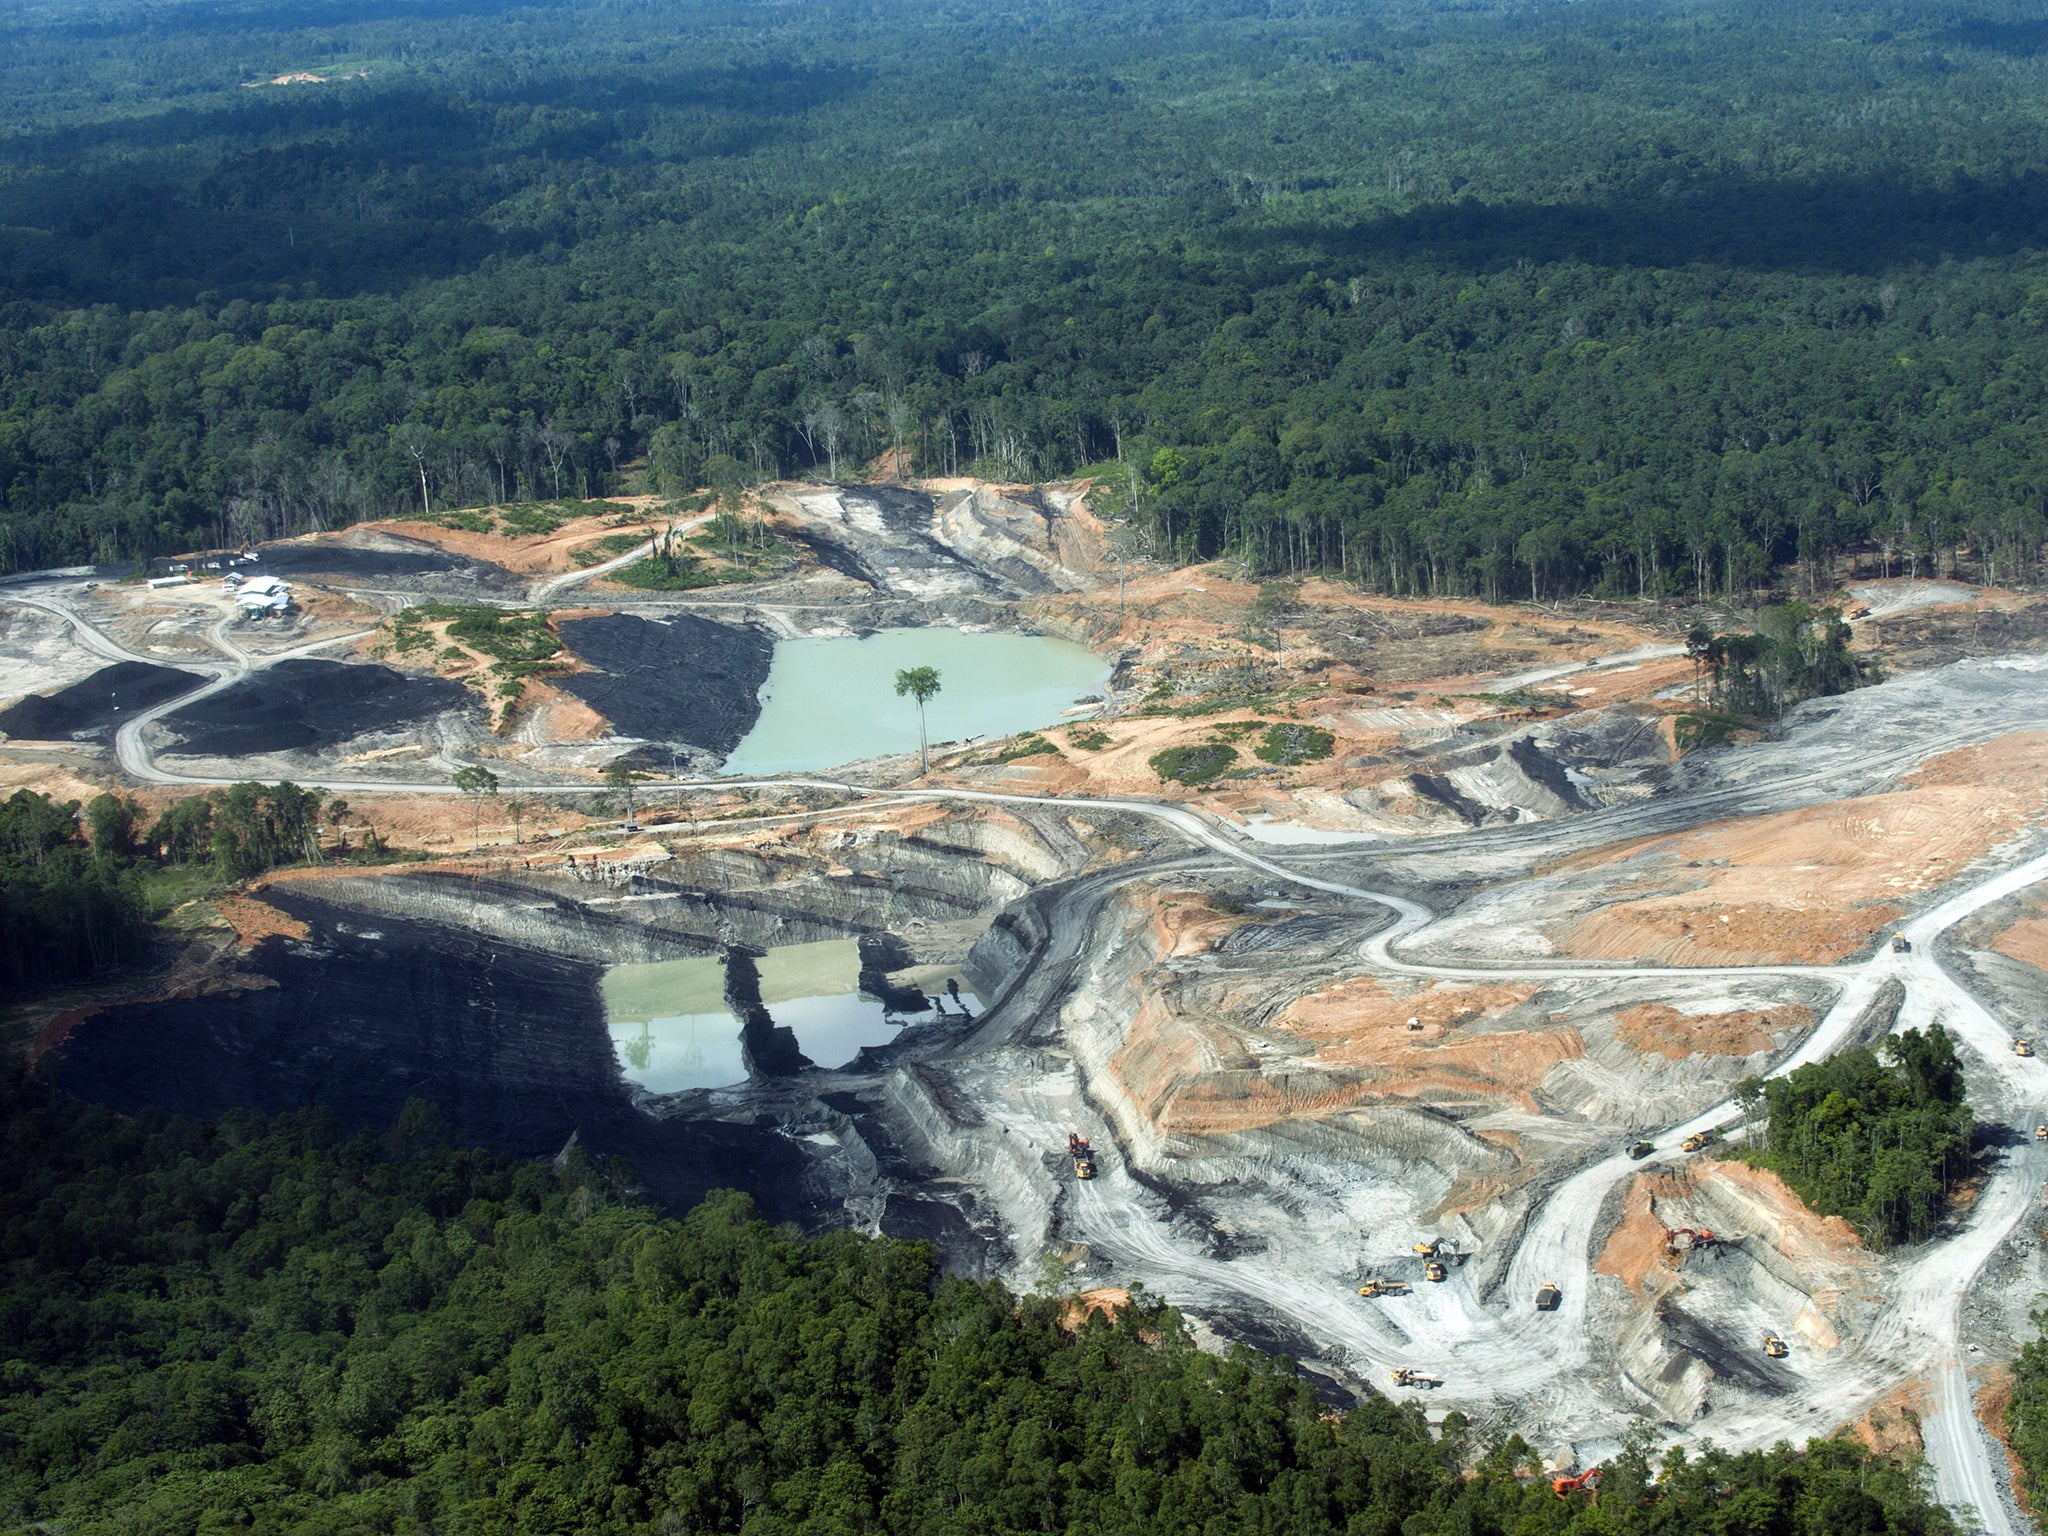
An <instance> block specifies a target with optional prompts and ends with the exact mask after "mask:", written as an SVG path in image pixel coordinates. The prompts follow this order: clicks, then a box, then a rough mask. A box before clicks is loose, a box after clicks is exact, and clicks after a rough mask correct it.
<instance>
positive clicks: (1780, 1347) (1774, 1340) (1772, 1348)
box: [1764, 1333, 1792, 1360]
mask: <svg viewBox="0 0 2048 1536" xmlns="http://www.w3.org/2000/svg"><path fill="white" fill-rule="evenodd" d="M1764 1353H1765V1354H1766V1355H1768V1356H1770V1358H1771V1359H1773V1360H1782V1359H1784V1358H1785V1357H1786V1356H1787V1355H1789V1354H1791V1353H1792V1351H1791V1349H1790V1348H1789V1347H1788V1346H1787V1345H1786V1343H1785V1341H1784V1340H1783V1339H1781V1338H1779V1337H1778V1336H1777V1335H1776V1334H1775V1333H1767V1334H1765V1335H1764Z"/></svg>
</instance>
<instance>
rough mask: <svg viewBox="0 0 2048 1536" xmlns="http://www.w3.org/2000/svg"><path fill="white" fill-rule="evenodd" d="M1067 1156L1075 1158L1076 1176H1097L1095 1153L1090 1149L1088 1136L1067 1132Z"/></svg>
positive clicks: (1079, 1177)
mask: <svg viewBox="0 0 2048 1536" xmlns="http://www.w3.org/2000/svg"><path fill="white" fill-rule="evenodd" d="M1067 1156H1069V1157H1071V1158H1072V1159H1073V1160H1074V1177H1075V1178H1077V1179H1092V1178H1094V1177H1095V1154H1094V1152H1092V1151H1090V1150H1089V1147H1088V1138H1087V1137H1086V1136H1077V1135H1075V1134H1074V1133H1073V1132H1072V1131H1069V1132H1067Z"/></svg>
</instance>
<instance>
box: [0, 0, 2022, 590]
mask: <svg viewBox="0 0 2048 1536" xmlns="http://www.w3.org/2000/svg"><path fill="white" fill-rule="evenodd" d="M2044 73H2048V26H2044V23H2043V22H2041V21H2040V20H2039V18H2038V16H2037V15H2036V14H2035V9H2034V8H2033V7H2032V6H2031V5H2028V4H2021V3H2019V0H1984V3H1982V4H1978V5H1959V6H1936V7H1929V6H1925V5H1918V4H1907V3H1904V0H1778V3H1768V4H1766V3H1759V0H1665V3H1646V0H1584V3H1576V4H1541V3H1515V4H1499V5H1488V4H1474V5H1456V6H1453V5H1429V4H1421V3H1414V0H1389V3H1386V4H1380V5H1371V6H1360V5H1354V4H1343V5H1335V4H1327V3H1323V0H1271V3H1269V0H1258V3H1256V4H1253V3H1250V0H1185V3H1176V4H1170V5H1165V4H1159V3H1156V0H1052V3H1046V0H1031V3H1029V4H1023V3H1016V0H977V3H975V4H972V5H969V4H963V3H960V0H891V3H889V4H886V5H881V4H862V3H853V0H823V3H819V4H813V5H805V6H782V5H771V4H767V3H765V0H679V3H672V4H659V5H657V4H651V3H647V0H591V3H588V4H580V5H577V6H574V7H567V6H561V7H549V6H533V5H525V4H519V3H514V0H420V3H416V4H397V3H392V0H325V3H311V4H305V5H294V6H290V7H276V6H274V5H271V4H269V3H267V0H171V3H166V4H150V5H142V4H139V3H135V0H81V3H76V4H64V5H54V4H41V5H39V4H33V3H21V0H17V3H14V4H12V5H10V6H8V7H7V8H6V9H4V10H0V102H4V103H5V106H4V107H0V533H4V537H0V564H4V565H6V566H7V567H11V568H23V567H30V566H38V565H45V564H49V563H52V562H58V561H69V560H76V559H81V558H96V557H116V556H132V555H135V554H139V553H147V552H152V551H164V550H168V549H173V548H180V547H187V546H189V545H191V544H192V543H194V542H198V541H209V542H227V541H229V540H231V539H236V538H242V537H248V536H255V535H265V534H276V533H281V532H287V531H293V530H299V529H304V528H308V527H318V526H329V525H332V524H335V523H337V522H343V521H347V520H350V519H354V518H357V517H360V516H365V515H372V514H383V513H389V512H394V511H399V510H403V509H404V508H405V507H407V506H416V505H417V504H418V502H419V500H420V498H421V495H422V482H423V481H424V485H425V493H426V495H427V497H428V498H429V499H430V500H432V501H433V502H434V503H435V504H436V505H449V504H459V503H474V502H479V501H486V500H505V499H510V498H514V497H540V496H554V495H561V494H569V493H576V492H588V493H591V494H596V493H598V492H601V491H603V490H605V489H607V488H611V487H615V486H621V485H623V484H625V483H626V482H627V480H628V479H630V478H631V477H633V476H635V475H638V476H642V477H644V480H645V482H646V483H651V484H652V485H654V486H655V487H657V488H663V489H670V490H679V489H687V488H689V487H692V486H696V485H715V484H722V483H729V482H735V481H741V480H746V479H751V478H756V477H761V476H767V475H772V474H778V473H780V474H817V475H821V476H822V475H832V474H839V475H844V474H847V473H849V472H851V471H852V470H854V469H857V468H859V467H861V466H863V465H865V464H868V463H870V462H872V461H873V460H874V459H875V458H876V456H878V455H880V454H882V453H884V452H888V453H890V455H891V457H890V459H889V462H890V464H891V465H893V466H895V467H896V468H897V469H899V470H909V471H921V472H950V471H953V470H961V471H967V470H970V469H972V470H975V471H978V472H981V473H984V474H988V475H994V476H1001V477H1024V476H1048V475H1057V474H1063V473H1067V472H1071V471H1074V470H1076V469H1079V468H1083V467H1086V466H1090V465H1109V466H1112V467H1111V468H1110V469H1108V470H1107V471H1105V472H1106V473H1107V474H1108V475H1109V477H1110V483H1111V484H1112V485H1114V486H1115V487H1116V488H1117V490H1116V494H1117V495H1118V496H1119V497H1121V498H1122V499H1123V500H1124V501H1125V502H1126V503H1128V502H1130V501H1136V503H1137V504H1138V513H1139V519H1140V521H1141V523H1142V524H1143V525H1144V526H1145V527H1146V528H1147V529H1148V530H1149V531H1150V532H1151V534H1152V535H1153V537H1154V539H1155V548H1157V549H1158V550H1160V552H1162V553H1171V554H1174V555H1177V556H1180V557H1194V556H1198V555H1209V554H1214V553H1217V552H1219V551H1222V550H1226V549H1227V550H1230V551H1232V552H1234V553H1237V554H1240V555H1242V556H1243V557H1245V558H1247V559H1248V560H1250V561H1251V562H1253V563H1254V564H1256V565H1257V566H1258V567H1259V568H1261V569H1263V570H1266V571H1282V570H1293V571H1298V570H1302V569H1311V568H1313V569H1322V570H1329V571H1336V570H1340V569H1341V570H1342V571H1343V572H1344V573H1346V574H1348V575H1349V576H1351V577H1352V578H1354V579H1357V580H1361V581H1366V582H1369V583H1372V584H1374V585H1376V586H1379V587H1382V588H1388V589H1393V590H1398V591H1463V592H1476V593H1482V594H1486V595H1489V596H1495V597H1501V598H1509V597H1514V596H1518V595H1520V596H1528V595H1535V596H1543V597H1547V596H1551V595H1555V594H1559V593H1569V592H1579V591H1598V592H1602V593H1606V594H1608V595H1631V596H1632V595H1637V594H1653V595H1654V594H1658V593H1676V594H1695V593H1703V592H1707V591H1736V592H1741V591H1746V590H1748V589H1749V588H1750V587H1752V586H1754V585H1756V584H1757V583H1759V582H1760V581H1761V580H1762V579H1763V578H1764V577H1765V576H1766V575H1767V574H1768V573H1769V572H1770V571H1771V570H1772V568H1773V567H1774V566H1775V567H1780V568H1789V569H1790V571H1791V572H1792V573H1794V574H1795V575H1796V576H1803V577H1804V579H1805V581H1806V583H1807V584H1808V585H1813V586H1820V585H1824V584H1825V580H1826V578H1825V575H1824V569H1825V562H1826V561H1827V560H1828V558H1829V557H1830V556H1831V555H1832V554H1833V553H1834V552H1836V551H1837V550H1839V549H1841V548H1843V547H1845V546H1848V545H1852V544H1853V545H1857V546H1859V547H1862V548H1864V549H1867V550H1870V551H1871V552H1872V558H1873V559H1876V560H1878V561H1880V562H1881V563H1883V564H1884V565H1886V566H1888V567H1889V568H1890V569H1893V570H1917V571H1920V572H1922V573H1925V572H1926V571H1928V570H1929V569H1930V568H1931V567H1932V566H1933V565H1935V564H1937V563H1938V564H1940V565H1942V566H1944V567H1945V566H1946V565H1947V564H1948V563H1950V562H1952V561H1954V560H1955V559H1956V558H1957V557H1958V555H1959V554H1960V555H1961V556H1962V558H1963V560H1964V565H1965V569H1966V570H1967V571H1968V572H1969V573H1970V574H1973V575H1981V576H1983V577H1985V578H1988V579H1992V580H2011V579H2014V578H2016V577H2028V576H2031V575H2033V574H2034V573H2035V571H2036V568H2037V565H2038V561H2039V559H2040V556H2041V541H2042V538H2043V533H2044V522H2043V507H2044V500H2043V498H2044V490H2048V487H2044V478H2048V441H2044V434H2043V430H2042V424H2041V420H2040V409H2041V403H2042V396H2043V391H2044V389H2048V261H2044V259H2043V257H2042V254H2041V246H2042V242H2043V235H2044V230H2048V119H2044V117H2043V116H2042V114H2041V113H2040V111H2039V105H2040V102H2041V101H2042V99H2043V96H2044V88H2048V82H2044ZM293 76H299V77H302V78H299V79H297V80H296V81H292V80H291V77H293ZM309 76H311V77H318V78H317V79H315V78H303V77H309ZM279 79H285V80H286V81H287V82H288V83H283V84H268V83H257V82H269V81H275V80H279Z"/></svg>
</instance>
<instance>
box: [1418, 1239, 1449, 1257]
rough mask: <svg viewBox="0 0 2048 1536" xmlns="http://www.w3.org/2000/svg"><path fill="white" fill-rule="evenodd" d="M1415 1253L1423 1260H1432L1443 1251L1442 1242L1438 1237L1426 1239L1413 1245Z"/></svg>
mask: <svg viewBox="0 0 2048 1536" xmlns="http://www.w3.org/2000/svg"><path fill="white" fill-rule="evenodd" d="M1415 1251H1416V1252H1417V1253H1418V1254H1420V1255H1422V1257H1423V1258H1425V1259H1433V1258H1435V1257H1436V1256H1437V1255H1438V1254H1440V1253H1442V1252H1443V1251H1444V1240H1443V1239H1442V1238H1440V1237H1426V1238H1424V1239H1423V1240H1422V1241H1421V1242H1419V1243H1417V1244H1416V1245H1415Z"/></svg>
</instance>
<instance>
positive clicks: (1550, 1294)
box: [1536, 1280, 1564, 1312]
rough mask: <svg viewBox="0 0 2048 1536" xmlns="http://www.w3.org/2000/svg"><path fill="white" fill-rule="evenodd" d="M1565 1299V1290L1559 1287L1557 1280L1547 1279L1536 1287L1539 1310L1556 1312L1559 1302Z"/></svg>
mask: <svg viewBox="0 0 2048 1536" xmlns="http://www.w3.org/2000/svg"><path fill="white" fill-rule="evenodd" d="M1563 1300H1564V1292H1563V1291H1562V1290H1560V1289H1559V1288H1558V1284H1557V1282H1556V1281H1555V1280H1546V1281H1544V1282H1543V1284H1542V1285H1540V1286H1538V1287H1537V1288H1536V1310H1537V1311H1538V1312H1555V1311H1556V1310H1557V1304H1558V1303H1559V1302H1560V1301H1563Z"/></svg>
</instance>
